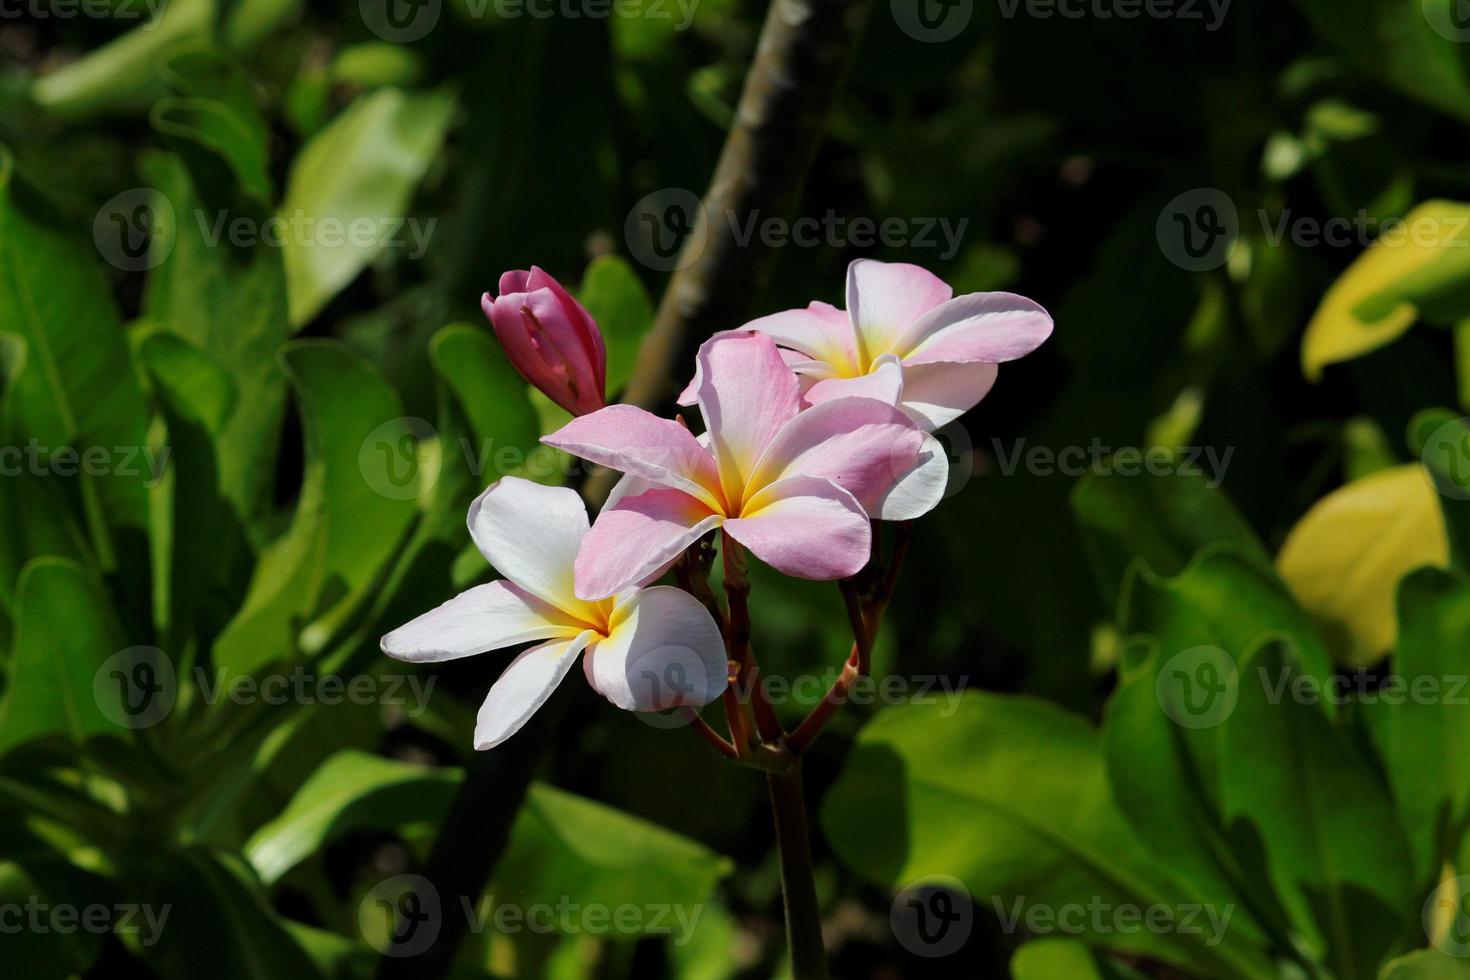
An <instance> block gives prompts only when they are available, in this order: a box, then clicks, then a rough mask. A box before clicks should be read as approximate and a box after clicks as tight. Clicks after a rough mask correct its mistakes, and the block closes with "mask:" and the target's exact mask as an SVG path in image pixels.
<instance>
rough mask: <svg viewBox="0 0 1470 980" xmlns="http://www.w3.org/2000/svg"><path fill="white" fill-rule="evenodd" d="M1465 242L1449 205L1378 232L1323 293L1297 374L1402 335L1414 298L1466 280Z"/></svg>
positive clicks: (1466, 221)
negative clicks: (1447, 284)
mask: <svg viewBox="0 0 1470 980" xmlns="http://www.w3.org/2000/svg"><path fill="white" fill-rule="evenodd" d="M1334 16H1338V15H1336V14H1335V15H1334ZM1467 236H1470V205H1466V204H1459V203H1456V202H1454V201H1426V202H1424V203H1423V204H1421V205H1419V206H1418V207H1416V208H1414V209H1413V210H1412V211H1410V212H1409V213H1408V214H1407V215H1405V216H1404V218H1403V227H1399V228H1396V229H1385V231H1384V233H1383V235H1381V236H1380V237H1379V239H1378V240H1377V241H1375V242H1374V243H1373V244H1372V245H1370V246H1369V247H1368V249H1367V250H1366V251H1364V252H1363V254H1362V255H1359V256H1358V257H1357V259H1355V260H1354V261H1353V263H1352V265H1350V266H1348V268H1347V271H1346V272H1344V273H1343V274H1342V275H1341V276H1339V277H1338V279H1337V281H1336V282H1335V283H1333V284H1332V287H1331V288H1330V289H1328V290H1327V292H1326V294H1324V295H1323V297H1322V302H1321V305H1319V306H1318V308H1317V312H1316V313H1315V314H1313V316H1312V320H1311V322H1310V323H1308V324H1307V332H1306V333H1305V334H1304V335H1303V337H1302V372H1303V373H1304V374H1305V375H1306V376H1307V377H1308V378H1309V379H1311V380H1313V381H1315V380H1317V379H1318V378H1320V377H1321V375H1322V368H1323V367H1325V366H1326V365H1328V364H1335V363H1338V362H1340V361H1349V360H1352V359H1353V358H1356V357H1361V356H1363V355H1364V354H1367V353H1369V352H1370V351H1374V350H1377V349H1378V348H1380V347H1382V346H1384V345H1385V344H1388V343H1390V342H1391V341H1393V340H1395V339H1397V338H1398V337H1399V336H1401V335H1402V334H1403V333H1404V332H1405V331H1406V330H1408V329H1409V328H1410V327H1411V326H1413V325H1414V321H1415V320H1417V319H1418V318H1419V315H1420V312H1421V311H1420V309H1419V307H1418V306H1416V305H1415V303H1416V300H1419V301H1421V302H1422V301H1424V300H1423V299H1422V298H1421V294H1423V295H1425V296H1432V295H1433V294H1435V293H1437V292H1439V291H1442V290H1443V288H1444V286H1443V283H1444V281H1445V280H1446V279H1447V278H1448V279H1449V280H1450V281H1452V282H1454V281H1458V280H1462V279H1465V278H1466V277H1467V276H1470V265H1467V264H1466V263H1467V260H1466V259H1464V258H1463V256H1462V255H1461V254H1460V253H1463V252H1464V251H1465V247H1464V246H1465V245H1467V244H1470V239H1467ZM1426 277H1427V278H1426ZM1440 302H1441V303H1442V302H1443V300H1442V299H1441V300H1440Z"/></svg>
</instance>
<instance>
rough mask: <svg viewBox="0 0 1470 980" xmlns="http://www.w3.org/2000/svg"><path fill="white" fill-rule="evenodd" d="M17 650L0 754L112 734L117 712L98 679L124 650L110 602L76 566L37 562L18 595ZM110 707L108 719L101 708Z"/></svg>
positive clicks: (0, 714)
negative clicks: (44, 740) (41, 740)
mask: <svg viewBox="0 0 1470 980" xmlns="http://www.w3.org/2000/svg"><path fill="white" fill-rule="evenodd" d="M16 591H17V595H16V605H15V610H16V612H15V620H16V623H15V650H14V653H13V654H12V657H11V662H10V671H9V674H10V677H9V679H10V684H9V687H8V688H7V689H6V692H5V700H4V702H3V703H0V753H3V752H5V751H7V750H9V749H12V748H14V747H15V746H17V745H20V744H22V743H24V742H28V741H30V740H32V739H35V738H38V737H40V736H43V735H57V734H59V735H65V736H66V737H68V738H70V739H71V740H72V741H74V742H77V743H81V742H83V741H85V740H86V739H87V737H88V736H91V735H96V734H104V733H110V734H117V733H118V732H119V729H118V727H117V725H115V724H114V723H113V722H111V721H109V720H108V718H109V717H118V716H119V714H120V712H121V705H120V703H119V702H118V701H117V700H116V699H117V697H118V694H117V692H115V691H114V690H113V689H112V688H111V687H109V686H108V685H107V684H106V681H105V679H103V680H101V681H99V680H98V671H99V670H100V669H101V668H102V665H103V663H104V662H105V661H106V660H107V658H109V657H111V656H112V655H113V654H114V653H117V652H118V651H119V650H121V649H122V648H123V646H124V643H123V641H122V638H121V634H120V631H119V629H118V626H117V623H116V620H115V619H114V618H113V615H112V611H111V601H110V600H109V598H108V597H107V595H106V594H105V593H104V592H103V591H102V589H101V588H100V587H99V586H98V584H97V582H96V581H95V579H93V578H92V576H90V575H89V574H87V572H86V571H85V570H83V569H82V568H81V567H80V566H78V565H76V564H75V563H73V562H69V561H65V560H63V559H59V558H41V559H37V560H36V561H33V562H31V563H30V564H29V565H27V566H26V569H25V571H24V572H23V573H22V574H21V577H20V586H19V588H18V589H17V590H16ZM99 697H105V698H107V699H109V700H108V708H109V709H110V710H109V711H104V705H103V704H101V703H99Z"/></svg>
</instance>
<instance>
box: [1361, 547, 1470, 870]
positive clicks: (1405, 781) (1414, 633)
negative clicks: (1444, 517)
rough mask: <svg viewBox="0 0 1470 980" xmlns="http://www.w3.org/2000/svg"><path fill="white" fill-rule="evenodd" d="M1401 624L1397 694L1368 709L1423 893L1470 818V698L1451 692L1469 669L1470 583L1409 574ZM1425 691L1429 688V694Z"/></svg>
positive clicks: (1385, 693) (1386, 694) (1430, 572)
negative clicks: (1469, 713)
mask: <svg viewBox="0 0 1470 980" xmlns="http://www.w3.org/2000/svg"><path fill="white" fill-rule="evenodd" d="M1398 621H1399V636H1398V648H1397V651H1396V652H1395V654H1394V660H1393V673H1392V675H1391V678H1392V679H1393V680H1394V682H1395V684H1396V686H1397V689H1396V690H1395V689H1389V688H1386V687H1380V688H1379V690H1378V692H1377V697H1376V700H1375V704H1374V705H1373V706H1372V707H1373V710H1375V711H1377V712H1380V713H1381V714H1382V715H1383V716H1384V717H1382V718H1381V719H1378V722H1377V724H1376V725H1375V726H1374V733H1375V734H1376V735H1377V737H1378V741H1379V744H1380V747H1381V751H1382V754H1383V760H1384V765H1385V767H1386V769H1387V771H1388V781H1389V786H1390V787H1391V788H1392V790H1393V794H1394V798H1395V800H1396V801H1397V804H1398V810H1399V814H1400V816H1401V817H1402V822H1403V825H1404V827H1405V828H1406V830H1407V833H1408V837H1409V843H1410V845H1411V846H1412V847H1413V851H1414V867H1415V871H1416V875H1417V878H1416V880H1417V881H1419V882H1420V883H1422V884H1423V885H1424V886H1425V887H1428V885H1429V884H1430V883H1432V882H1433V881H1434V879H1435V877H1436V875H1437V874H1438V873H1439V869H1440V868H1441V867H1442V866H1443V864H1444V861H1445V860H1446V859H1447V858H1449V859H1452V858H1453V857H1454V855H1453V853H1446V850H1447V849H1448V848H1451V847H1453V845H1454V841H1455V839H1456V838H1457V836H1458V835H1459V833H1460V831H1461V828H1463V826H1464V820H1465V819H1466V817H1467V816H1470V726H1466V725H1465V723H1464V722H1465V719H1464V713H1465V709H1464V705H1465V698H1466V696H1470V690H1465V691H1457V690H1455V686H1456V685H1457V684H1459V681H1457V680H1456V678H1460V679H1463V678H1464V677H1465V676H1466V668H1467V666H1470V663H1467V658H1470V581H1467V580H1466V579H1465V577H1464V576H1462V575H1458V574H1456V575H1451V574H1449V573H1446V572H1442V571H1439V570H1437V569H1430V568H1425V569H1420V570H1419V571H1417V572H1414V573H1412V574H1410V575H1409V576H1407V577H1406V578H1405V579H1404V580H1403V582H1402V583H1401V584H1400V585H1399V590H1398ZM1425 684H1432V685H1434V686H1433V688H1432V689H1431V690H1430V693H1428V694H1426V693H1423V692H1424V691H1425V690H1426V689H1425V688H1424V687H1423V685H1425ZM1416 692H1418V693H1416Z"/></svg>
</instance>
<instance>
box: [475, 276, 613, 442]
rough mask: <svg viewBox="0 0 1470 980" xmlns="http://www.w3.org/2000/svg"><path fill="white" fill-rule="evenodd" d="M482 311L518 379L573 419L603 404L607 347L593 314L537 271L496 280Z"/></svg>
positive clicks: (559, 285)
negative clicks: (495, 288)
mask: <svg viewBox="0 0 1470 980" xmlns="http://www.w3.org/2000/svg"><path fill="white" fill-rule="evenodd" d="M480 308H481V309H482V310H484V311H485V316H487V317H489V319H490V325H491V326H492V327H493V328H494V329H495V336H496V339H498V340H499V341H500V346H502V347H504V348H505V355H506V357H508V358H509V359H510V363H511V364H512V365H513V366H514V367H515V369H516V370H517V371H519V372H520V373H521V377H523V378H525V379H526V380H527V381H529V382H530V383H531V384H533V385H535V386H536V387H537V388H539V389H540V390H541V392H542V393H543V394H545V395H546V397H547V398H550V399H551V400H552V401H554V402H556V403H557V404H558V405H560V406H561V407H562V408H564V409H566V410H567V411H568V412H571V413H572V414H573V415H586V414H587V413H588V412H595V411H597V410H598V409H599V408H601V407H602V406H603V405H605V404H607V402H606V400H605V397H604V392H603V389H604V387H605V386H606V384H607V348H606V346H605V345H604V344H603V340H602V332H601V331H600V330H598V329H597V322H596V321H595V320H593V319H592V314H590V313H588V312H587V310H586V309H585V308H584V307H583V306H582V304H581V303H578V302H577V301H576V300H575V299H573V298H572V294H571V293H569V292H567V291H566V290H565V289H563V288H562V285H561V283H559V282H557V281H556V280H555V279H553V278H552V277H551V276H549V275H547V274H546V273H545V272H543V271H542V270H541V269H538V268H537V267H536V266H534V265H533V266H531V271H529V272H526V271H524V270H522V269H514V270H512V271H510V272H507V273H505V274H504V275H503V276H501V277H500V295H499V296H493V297H492V296H491V295H490V294H489V293H486V294H485V295H484V296H482V297H480Z"/></svg>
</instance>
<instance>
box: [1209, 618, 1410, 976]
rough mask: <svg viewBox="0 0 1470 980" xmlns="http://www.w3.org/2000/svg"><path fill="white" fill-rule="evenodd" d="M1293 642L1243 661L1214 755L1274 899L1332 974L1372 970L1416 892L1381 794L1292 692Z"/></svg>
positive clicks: (1236, 827)
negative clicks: (1262, 859)
mask: <svg viewBox="0 0 1470 980" xmlns="http://www.w3.org/2000/svg"><path fill="white" fill-rule="evenodd" d="M1301 676H1302V670H1301V666H1300V664H1299V662H1298V660H1297V657H1296V655H1295V653H1294V652H1293V651H1292V650H1291V647H1290V644H1288V643H1285V642H1280V641H1271V642H1268V643H1266V644H1264V645H1262V646H1261V647H1260V648H1259V649H1257V650H1255V651H1253V652H1252V653H1251V654H1249V655H1248V656H1247V657H1246V658H1245V659H1244V660H1243V661H1242V662H1241V664H1240V687H1239V700H1238V702H1237V704H1236V706H1235V709H1234V711H1233V712H1232V713H1231V714H1230V716H1229V717H1228V718H1227V719H1226V721H1225V723H1224V729H1225V752H1224V754H1223V755H1222V757H1221V767H1222V772H1223V780H1222V785H1223V789H1224V796H1223V803H1224V815H1225V820H1226V824H1227V826H1228V827H1229V829H1230V834H1231V836H1232V838H1234V839H1236V840H1237V841H1242V842H1244V841H1250V842H1252V843H1253V844H1254V845H1256V846H1259V847H1261V848H1263V849H1264V853H1265V856H1266V864H1267V869H1268V873H1269V875H1270V880H1271V884H1272V886H1273V888H1274V889H1275V892H1276V895H1277V897H1278V898H1279V900H1280V902H1281V904H1282V906H1283V907H1284V908H1285V909H1286V910H1287V912H1288V914H1289V915H1290V916H1291V919H1292V921H1293V922H1294V923H1295V924H1296V926H1297V928H1298V929H1299V930H1300V931H1301V932H1302V934H1303V935H1304V936H1305V937H1306V940H1307V942H1308V943H1309V945H1310V946H1311V947H1312V948H1313V949H1314V950H1315V951H1316V952H1317V954H1318V955H1319V956H1320V957H1322V958H1324V959H1325V960H1326V961H1327V962H1329V963H1330V964H1332V967H1333V970H1334V972H1335V973H1336V975H1337V976H1339V977H1342V978H1344V980H1348V978H1353V977H1365V976H1368V977H1371V976H1373V975H1374V970H1375V968H1376V965H1377V963H1378V962H1379V961H1380V960H1381V959H1382V957H1383V956H1384V955H1385V954H1386V953H1387V952H1388V951H1389V947H1390V943H1391V942H1392V941H1393V939H1394V937H1395V933H1396V932H1397V930H1398V929H1399V928H1401V926H1402V923H1403V913H1404V911H1405V910H1417V903H1416V902H1415V901H1414V900H1413V898H1412V892H1411V889H1410V874H1409V848H1408V845H1407V843H1406V842H1405V840H1404V836H1403V832H1402V831H1401V830H1400V829H1399V825H1398V823H1397V822H1396V820H1395V818H1394V813H1393V808H1392V805H1391V804H1390V802H1389V796H1388V792H1387V790H1386V789H1385V788H1384V786H1383V785H1382V783H1381V782H1380V780H1379V777H1378V775H1377V774H1376V773H1375V772H1374V771H1373V769H1372V767H1371V766H1370V765H1369V764H1368V762H1367V761H1366V760H1365V759H1364V757H1363V754H1362V753H1361V752H1360V751H1358V750H1357V749H1356V748H1355V747H1354V746H1352V745H1350V744H1348V742H1347V741H1346V740H1345V739H1344V738H1343V737H1342V736H1340V735H1339V734H1338V733H1337V732H1336V731H1335V730H1334V729H1333V727H1332V725H1331V723H1330V722H1329V721H1328V719H1327V715H1326V714H1325V712H1323V711H1322V710H1321V708H1320V707H1319V706H1318V705H1316V704H1313V703H1309V701H1308V699H1306V698H1302V697H1299V696H1297V695H1296V694H1294V688H1295V686H1296V685H1297V684H1298V683H1299V682H1298V678H1299V677H1301Z"/></svg>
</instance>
